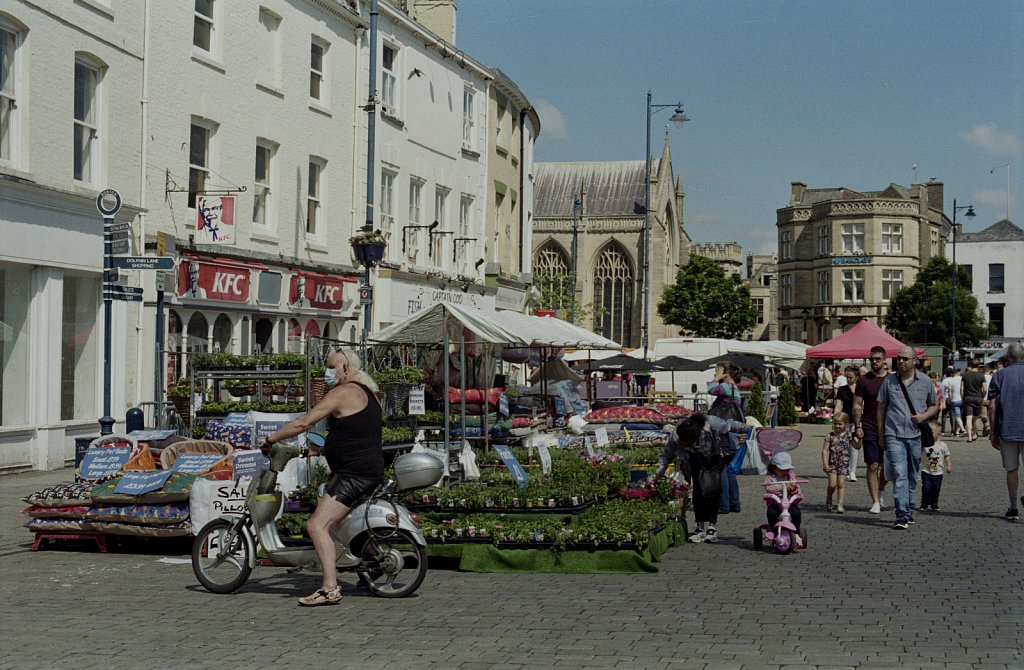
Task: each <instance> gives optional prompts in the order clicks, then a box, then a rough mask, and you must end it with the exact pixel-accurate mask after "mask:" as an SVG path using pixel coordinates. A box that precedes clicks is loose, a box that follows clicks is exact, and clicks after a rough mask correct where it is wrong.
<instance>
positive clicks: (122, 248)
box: [110, 240, 132, 254]
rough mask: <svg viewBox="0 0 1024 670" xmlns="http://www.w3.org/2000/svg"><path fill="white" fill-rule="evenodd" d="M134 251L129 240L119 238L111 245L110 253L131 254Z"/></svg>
mask: <svg viewBox="0 0 1024 670" xmlns="http://www.w3.org/2000/svg"><path fill="white" fill-rule="evenodd" d="M131 252H132V244H131V242H129V241H128V240H117V241H116V242H114V243H113V244H111V245H110V253H112V254H130V253H131Z"/></svg>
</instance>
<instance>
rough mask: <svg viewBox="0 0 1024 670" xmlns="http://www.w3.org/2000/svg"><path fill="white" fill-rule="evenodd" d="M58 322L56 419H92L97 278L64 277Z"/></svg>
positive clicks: (96, 370) (97, 342)
mask: <svg viewBox="0 0 1024 670" xmlns="http://www.w3.org/2000/svg"><path fill="white" fill-rule="evenodd" d="M63 286H64V291H63V309H62V319H61V356H60V418H61V420H62V421H73V420H77V419H95V418H96V412H97V411H99V408H98V407H97V402H96V380H97V379H98V378H99V374H100V364H99V355H100V333H99V328H98V327H97V323H96V315H97V314H98V313H99V308H100V279H99V277H95V276H85V275H74V274H70V273H67V274H65V275H64V282H63Z"/></svg>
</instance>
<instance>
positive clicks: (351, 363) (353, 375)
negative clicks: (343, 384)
mask: <svg viewBox="0 0 1024 670" xmlns="http://www.w3.org/2000/svg"><path fill="white" fill-rule="evenodd" d="M332 353H335V354H338V355H339V356H342V357H343V358H344V359H345V362H346V363H348V370H349V381H353V382H356V383H358V384H362V385H363V386H365V387H366V388H368V389H370V391H371V392H373V393H380V387H378V386H377V382H375V381H373V377H371V376H370V375H368V374H366V371H365V370H363V362H362V361H361V360H360V359H359V355H358V354H356V352H354V351H352V350H351V349H346V348H344V347H341V348H338V349H335V350H334V351H333V352H332Z"/></svg>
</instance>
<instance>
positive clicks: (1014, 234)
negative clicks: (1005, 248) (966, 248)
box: [957, 219, 1024, 243]
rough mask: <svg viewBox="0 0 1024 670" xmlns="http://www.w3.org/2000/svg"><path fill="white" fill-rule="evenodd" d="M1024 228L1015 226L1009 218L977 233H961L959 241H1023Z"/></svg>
mask: <svg viewBox="0 0 1024 670" xmlns="http://www.w3.org/2000/svg"><path fill="white" fill-rule="evenodd" d="M1022 241H1024V230H1021V229H1020V228H1019V227H1017V226H1015V225H1014V224H1013V223H1012V222H1011V221H1010V220H1009V219H1003V220H1002V221H997V222H996V223H993V224H992V225H991V226H989V227H988V228H986V229H984V230H979V231H978V232H976V233H961V234H960V236H959V237H957V242H961V243H963V242H1022Z"/></svg>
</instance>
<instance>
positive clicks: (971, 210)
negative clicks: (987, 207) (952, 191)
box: [951, 198, 975, 360]
mask: <svg viewBox="0 0 1024 670" xmlns="http://www.w3.org/2000/svg"><path fill="white" fill-rule="evenodd" d="M961 209H966V210H967V212H966V213H964V216H966V217H967V218H969V219H973V218H974V217H975V214H974V205H961V206H959V207H958V206H957V204H956V198H953V328H952V333H953V339H952V343H951V344H952V346H951V348H952V350H953V360H956V352H957V348H956V213H957V212H959V211H960V210H961Z"/></svg>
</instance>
